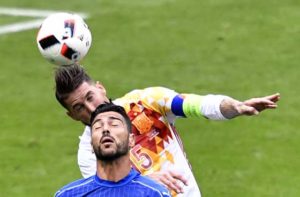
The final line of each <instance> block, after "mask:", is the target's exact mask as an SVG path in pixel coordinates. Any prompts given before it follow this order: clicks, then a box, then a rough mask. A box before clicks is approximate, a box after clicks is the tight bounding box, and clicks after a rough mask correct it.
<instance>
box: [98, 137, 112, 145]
mask: <svg viewBox="0 0 300 197" xmlns="http://www.w3.org/2000/svg"><path fill="white" fill-rule="evenodd" d="M113 142H114V139H113V138H112V137H103V138H102V139H101V141H100V143H101V144H108V143H113Z"/></svg>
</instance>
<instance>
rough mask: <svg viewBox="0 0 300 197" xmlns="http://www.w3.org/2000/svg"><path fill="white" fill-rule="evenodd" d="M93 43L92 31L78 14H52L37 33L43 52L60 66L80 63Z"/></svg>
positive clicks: (39, 45) (39, 46) (40, 49)
mask: <svg viewBox="0 0 300 197" xmlns="http://www.w3.org/2000/svg"><path fill="white" fill-rule="evenodd" d="M91 44H92V35H91V32H90V30H89V28H88V26H87V24H86V23H85V22H84V20H83V19H82V17H81V16H79V15H77V14H71V13H55V14H51V15H49V16H48V17H47V18H46V19H45V20H44V21H43V23H42V25H41V27H40V29H39V32H38V34H37V45H38V48H39V51H40V52H41V54H42V55H43V56H44V57H45V58H46V59H47V60H49V61H50V62H51V63H53V64H56V65H59V66H62V65H70V64H73V63H78V62H79V61H80V60H82V58H84V56H85V55H86V54H87V52H88V51H89V49H90V46H91Z"/></svg>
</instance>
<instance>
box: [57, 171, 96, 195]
mask: <svg viewBox="0 0 300 197" xmlns="http://www.w3.org/2000/svg"><path fill="white" fill-rule="evenodd" d="M93 182H94V176H91V177H89V178H86V179H79V180H76V181H73V182H71V183H69V184H67V185H65V186H63V187H62V188H61V189H59V190H58V191H57V192H56V193H55V196H56V197H62V196H65V195H67V194H70V193H77V194H79V193H80V191H84V188H86V187H89V186H90V185H91V184H93Z"/></svg>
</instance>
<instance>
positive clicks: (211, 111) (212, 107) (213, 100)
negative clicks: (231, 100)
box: [200, 94, 228, 120]
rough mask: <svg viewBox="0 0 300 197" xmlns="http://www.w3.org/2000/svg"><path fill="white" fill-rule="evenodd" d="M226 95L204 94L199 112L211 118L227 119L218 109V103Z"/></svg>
mask: <svg viewBox="0 0 300 197" xmlns="http://www.w3.org/2000/svg"><path fill="white" fill-rule="evenodd" d="M225 98H228V97H227V96H223V95H211V94H209V95H206V96H204V97H203V100H202V105H201V109H200V110H201V113H202V114H203V116H205V117H206V118H208V119H211V120H227V119H226V118H225V117H224V116H223V114H222V113H221V111H220V104H221V102H222V101H223V100H224V99H225Z"/></svg>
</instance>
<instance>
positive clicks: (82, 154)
mask: <svg viewBox="0 0 300 197" xmlns="http://www.w3.org/2000/svg"><path fill="white" fill-rule="evenodd" d="M79 139H80V142H79V149H78V154H77V159H78V165H79V169H80V172H81V174H82V176H83V177H84V178H87V177H90V176H92V175H95V173H96V156H95V154H94V151H93V147H92V145H91V129H90V127H89V126H86V127H85V129H84V132H83V134H82V136H79Z"/></svg>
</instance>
